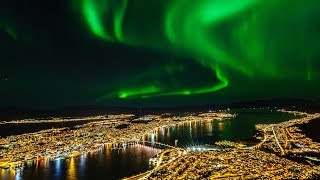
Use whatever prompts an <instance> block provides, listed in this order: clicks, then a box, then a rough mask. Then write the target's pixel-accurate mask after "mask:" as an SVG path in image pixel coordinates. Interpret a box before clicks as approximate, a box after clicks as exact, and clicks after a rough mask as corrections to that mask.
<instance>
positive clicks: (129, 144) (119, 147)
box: [111, 141, 175, 150]
mask: <svg viewBox="0 0 320 180" xmlns="http://www.w3.org/2000/svg"><path fill="white" fill-rule="evenodd" d="M136 144H141V145H144V146H146V145H145V144H150V145H149V146H151V147H153V146H158V147H164V148H165V149H172V148H175V147H174V146H171V145H169V144H164V143H160V142H151V141H134V142H128V143H117V145H115V146H114V147H112V148H111V150H121V149H124V148H126V147H127V146H132V145H136Z"/></svg>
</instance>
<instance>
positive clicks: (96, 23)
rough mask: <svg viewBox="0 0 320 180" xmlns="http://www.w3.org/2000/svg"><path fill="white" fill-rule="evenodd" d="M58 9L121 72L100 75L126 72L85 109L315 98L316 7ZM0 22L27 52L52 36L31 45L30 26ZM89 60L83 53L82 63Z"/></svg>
mask: <svg viewBox="0 0 320 180" xmlns="http://www.w3.org/2000/svg"><path fill="white" fill-rule="evenodd" d="M63 6H65V9H66V11H65V12H72V13H73V14H74V15H72V16H69V19H71V20H70V21H76V22H79V23H74V25H73V27H72V30H69V31H71V33H69V35H70V34H76V35H74V37H73V38H71V39H77V41H81V42H82V40H78V38H79V39H81V38H82V39H89V40H87V41H90V43H93V42H96V44H98V45H95V46H94V47H96V46H99V48H101V49H103V48H105V49H106V53H105V55H104V57H103V58H101V59H105V60H104V61H114V64H117V66H111V65H110V66H106V67H105V71H106V73H108V72H107V71H110V73H111V72H114V71H116V70H117V69H121V66H122V65H120V64H127V66H128V68H125V69H126V70H123V71H121V72H122V74H121V75H119V73H113V75H110V74H108V75H106V78H105V79H104V80H101V81H99V83H96V84H90V85H91V87H90V88H88V89H89V90H86V91H85V92H83V93H84V94H88V93H90V94H91V96H90V98H88V99H86V100H84V102H97V103H101V102H112V103H115V104H121V105H126V103H127V102H128V104H129V105H130V103H131V102H138V103H133V104H135V105H137V104H138V105H141V104H142V105H143V104H144V102H151V101H154V102H157V101H159V102H161V103H160V104H162V103H168V102H171V101H175V100H179V101H182V102H181V103H177V104H184V103H183V101H184V100H183V99H184V98H186V99H188V98H189V99H188V100H186V102H188V104H202V103H225V102H229V101H234V100H245V99H247V98H249V99H250V98H251V99H261V98H292V97H297V98H319V93H318V92H319V90H320V85H319V80H320V73H319V70H320V67H319V65H320V63H319V58H320V43H319V42H320V35H319V32H320V20H319V19H320V1H318V0H308V1H301V0H267V1H266V0H197V1H191V0H161V1H160V0H139V1H136V0H74V1H72V3H65V4H64V5H63ZM4 14H5V13H4ZM1 15H3V14H0V30H3V31H4V32H5V33H7V34H8V36H9V37H11V38H12V39H13V41H16V42H20V43H24V44H26V45H27V46H33V45H34V44H41V43H44V42H46V41H47V39H48V38H45V37H46V36H50V34H54V33H52V32H51V30H49V31H50V33H45V32H46V31H42V34H41V33H39V34H40V35H39V37H37V35H35V34H32V36H30V35H29V34H31V33H29V34H28V32H31V30H30V29H32V28H31V27H29V25H28V24H27V25H24V26H21V25H20V26H19V25H18V24H19V22H15V21H11V18H2V17H1ZM63 16H64V15H63V14H62V15H60V16H59V17H57V21H63V18H61V17H63ZM3 17H6V16H3ZM7 17H8V16H7ZM53 19H55V18H53ZM5 22H8V23H5ZM38 22H40V21H38ZM39 26H40V25H39ZM20 27H23V28H21V29H19V28H20ZM47 29H50V28H47ZM61 32H63V30H61ZM43 34H44V35H43ZM48 34H49V35H48ZM61 34H63V33H61ZM79 34H80V35H79ZM56 36H59V35H56ZM30 39H31V40H30ZM49 39H50V38H49ZM52 39H54V38H52ZM60 39H63V38H60ZM59 43H63V42H59ZM47 44H48V43H47ZM75 44H76V43H75ZM88 44H89V43H88ZM34 46H36V48H38V46H37V45H34ZM88 46H91V45H85V46H84V47H88ZM113 46H116V47H115V50H114V52H113V53H115V52H116V51H118V49H117V47H121V48H123V47H124V49H131V50H130V52H131V51H135V50H137V51H138V52H141V51H143V52H144V51H146V52H148V51H149V52H152V53H154V54H156V55H155V56H157V57H155V58H154V59H151V58H150V56H149V55H147V56H145V57H142V58H141V59H143V60H141V62H140V63H139V62H137V60H136V59H139V58H140V57H141V56H140V55H139V57H133V56H134V54H135V53H131V54H130V55H128V56H124V55H123V56H121V58H119V57H117V56H116V57H114V55H113V56H112V57H108V54H111V53H110V52H112V51H113V48H114V47H113ZM0 47H2V46H0ZM50 48H51V46H44V47H43V48H39V49H41V50H40V51H45V50H43V49H50ZM90 48H91V47H90ZM121 48H120V49H121ZM56 49H57V48H56ZM56 49H55V50H54V51H53V52H56V51H58V50H56ZM77 51H78V50H75V52H77ZM79 51H86V50H85V48H83V47H81V50H79ZM59 53H60V52H59ZM94 53H95V52H94V50H88V52H87V54H86V56H85V57H90V54H94ZM124 53H126V52H124ZM152 53H151V54H152ZM61 54H63V53H61ZM132 54H133V55H132ZM142 54H143V53H142ZM157 54H158V55H157ZM93 56H94V57H95V58H97V57H96V56H95V55H93ZM142 56H143V55H142ZM59 57H60V55H59ZM68 57H69V56H68ZM80 57H81V55H79V57H77V59H79V58H80ZM89 59H90V58H89ZM83 61H85V60H83ZM86 61H87V62H88V61H90V60H86ZM101 61H102V60H101ZM116 61H119V62H116ZM111 64H112V63H111ZM130 67H132V69H130ZM128 69H130V70H128ZM65 84H66V83H65ZM15 87H19V86H18V85H17V86H15ZM80 94H81V93H80ZM190 97H191V98H190ZM175 98H177V99H175ZM89 99H90V100H89ZM203 100H204V101H203ZM112 103H111V104H112ZM173 104H175V103H173ZM152 105H154V104H152ZM161 106H162V105H161Z"/></svg>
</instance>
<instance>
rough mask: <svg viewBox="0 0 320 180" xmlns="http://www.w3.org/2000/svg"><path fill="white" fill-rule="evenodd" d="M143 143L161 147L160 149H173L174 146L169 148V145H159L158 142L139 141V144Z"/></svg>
mask: <svg viewBox="0 0 320 180" xmlns="http://www.w3.org/2000/svg"><path fill="white" fill-rule="evenodd" d="M145 143H149V144H151V145H152V144H154V145H158V146H162V147H165V148H175V147H174V146H171V145H169V144H164V143H160V142H151V141H139V144H142V145H144V144H145Z"/></svg>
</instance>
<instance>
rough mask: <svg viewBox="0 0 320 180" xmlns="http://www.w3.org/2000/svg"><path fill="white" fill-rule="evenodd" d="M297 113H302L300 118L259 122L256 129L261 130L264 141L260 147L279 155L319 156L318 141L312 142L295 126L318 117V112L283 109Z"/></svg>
mask: <svg viewBox="0 0 320 180" xmlns="http://www.w3.org/2000/svg"><path fill="white" fill-rule="evenodd" d="M282 111H283V112H288V113H293V114H297V115H302V116H301V118H297V119H292V120H289V121H285V122H281V123H278V124H259V125H257V126H256V128H257V130H259V131H261V132H263V133H262V134H263V135H264V141H263V144H261V145H262V146H261V147H262V148H264V149H267V150H271V151H273V152H275V153H277V154H280V155H299V156H301V155H302V156H303V155H304V154H305V153H315V154H318V156H320V143H318V142H314V141H313V140H312V139H310V138H308V137H306V136H305V134H303V132H302V131H301V130H300V129H299V128H298V127H296V125H298V124H304V123H308V122H309V121H310V120H313V119H317V118H319V117H320V113H315V114H308V113H304V112H301V113H300V112H297V111H292V112H291V111H284V110H282Z"/></svg>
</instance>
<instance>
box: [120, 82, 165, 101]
mask: <svg viewBox="0 0 320 180" xmlns="http://www.w3.org/2000/svg"><path fill="white" fill-rule="evenodd" d="M157 92H160V88H158V87H156V86H153V85H151V86H147V87H143V88H139V89H132V90H129V91H128V90H126V91H120V92H119V94H118V97H119V98H121V99H124V98H129V97H136V96H147V95H148V94H152V93H157Z"/></svg>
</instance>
